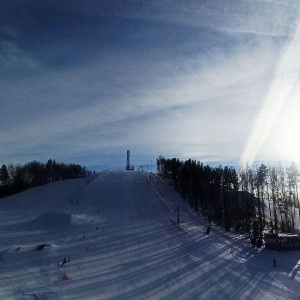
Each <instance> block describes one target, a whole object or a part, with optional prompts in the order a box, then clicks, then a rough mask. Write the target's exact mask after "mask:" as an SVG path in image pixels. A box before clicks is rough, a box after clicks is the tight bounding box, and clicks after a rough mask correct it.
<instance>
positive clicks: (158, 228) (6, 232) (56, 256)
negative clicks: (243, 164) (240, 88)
mask: <svg viewBox="0 0 300 300" xmlns="http://www.w3.org/2000/svg"><path fill="white" fill-rule="evenodd" d="M177 205H179V206H180V221H181V223H180V225H177V224H176V215H174V209H175V208H176V207H177ZM206 227H207V220H206V219H204V218H202V217H201V216H199V215H196V213H195V212H194V211H193V210H191V209H190V208H189V207H188V205H187V204H186V203H185V202H183V201H182V200H181V199H180V197H179V196H178V195H177V193H176V192H175V191H173V190H172V188H171V187H169V186H168V184H167V183H164V182H160V183H159V184H158V183H157V180H156V178H155V177H154V175H152V178H151V183H150V180H149V174H145V173H138V172H130V171H128V172H125V171H124V172H122V171H120V172H116V171H115V172H109V171H106V172H103V173H101V174H100V175H99V176H97V177H90V178H83V179H76V180H68V181H61V182H54V183H51V184H48V185H45V186H41V187H38V188H34V189H30V190H27V191H25V192H23V193H20V194H18V195H15V196H12V197H9V198H6V199H1V200H0V235H1V246H0V299H18V300H19V299H70V300H74V299H128V300H129V299H298V300H299V299H300V274H299V272H298V270H299V264H300V261H299V259H300V255H299V254H300V253H299V252H277V251H270V250H258V249H255V248H253V247H250V246H249V245H247V242H246V241H245V239H244V238H243V237H242V236H236V235H233V234H228V233H225V232H224V231H223V230H221V229H219V228H216V227H214V226H212V231H211V234H210V235H209V236H206V235H205V234H204V233H205V231H206ZM39 245H44V246H45V247H44V248H43V249H42V250H40V251H37V250H36V249H37V246H39ZM68 257H70V259H71V261H70V262H67V263H66V264H64V265H63V266H59V262H61V261H62V260H63V258H68ZM274 258H276V260H277V268H275V267H274V266H273V259H274ZM64 275H65V277H64ZM63 278H64V279H67V278H68V279H67V280H63Z"/></svg>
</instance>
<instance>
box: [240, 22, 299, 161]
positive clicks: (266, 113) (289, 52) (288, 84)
mask: <svg viewBox="0 0 300 300" xmlns="http://www.w3.org/2000/svg"><path fill="white" fill-rule="evenodd" d="M299 70H300V21H299V22H298V24H297V28H296V30H295V33H294V35H293V37H292V39H291V41H290V42H289V44H288V45H287V46H286V49H285V50H284V51H283V54H282V56H281V59H280V62H279V64H278V66H277V72H276V76H275V78H274V80H273V83H272V85H271V87H270V90H269V93H268V95H267V97H266V100H265V102H264V104H263V106H262V108H261V111H260V113H259V115H258V117H257V119H256V122H255V124H254V127H253V130H252V133H251V135H250V137H249V139H248V142H247V145H246V148H245V150H244V153H243V155H242V157H241V161H240V163H241V164H242V165H246V164H249V165H251V164H252V163H253V161H254V159H255V157H256V154H257V153H258V151H259V149H260V147H261V146H262V144H263V142H264V141H265V139H266V137H267V136H268V135H269V133H270V130H271V128H272V126H273V124H274V122H275V121H276V118H277V117H278V115H279V113H280V110H281V108H282V107H283V105H284V103H285V101H286V99H287V96H288V94H289V92H290V91H291V89H292V88H293V86H294V84H295V82H296V80H297V77H298V74H299Z"/></svg>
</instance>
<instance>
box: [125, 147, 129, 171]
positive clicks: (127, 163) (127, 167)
mask: <svg viewBox="0 0 300 300" xmlns="http://www.w3.org/2000/svg"><path fill="white" fill-rule="evenodd" d="M126 170H130V150H127V161H126Z"/></svg>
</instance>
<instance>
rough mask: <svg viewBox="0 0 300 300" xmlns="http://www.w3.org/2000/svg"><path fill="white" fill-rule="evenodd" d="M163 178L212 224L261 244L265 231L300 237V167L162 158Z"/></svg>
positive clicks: (159, 162)
mask: <svg viewBox="0 0 300 300" xmlns="http://www.w3.org/2000/svg"><path fill="white" fill-rule="evenodd" d="M157 174H158V176H160V177H162V178H165V179H168V180H169V184H170V185H173V186H174V189H176V190H177V191H178V192H179V193H180V194H181V196H182V199H183V200H184V201H188V202H189V204H190V206H191V207H192V208H194V209H195V210H196V211H201V213H202V214H203V215H204V216H206V217H207V219H208V222H209V224H210V223H211V222H214V224H216V225H218V226H220V227H223V228H224V229H225V230H227V231H231V230H234V231H235V232H237V233H241V234H246V235H247V236H248V237H249V238H250V239H251V241H252V242H253V243H260V241H261V238H262V235H263V232H272V233H299V230H300V228H299V227H298V226H297V224H299V219H300V211H299V208H300V207H299V197H298V190H297V183H298V177H299V173H298V169H297V166H296V164H295V163H290V164H289V165H287V166H282V165H281V164H278V165H276V166H266V165H265V164H261V165H260V166H259V167H256V168H255V169H253V168H250V167H249V166H244V167H240V169H239V170H238V171H237V170H236V169H235V168H233V167H229V166H225V167H223V166H218V167H210V166H209V165H204V164H203V163H201V162H198V161H195V160H191V159H189V160H186V161H184V162H183V161H180V160H179V159H178V158H172V159H165V158H164V157H163V156H159V157H158V158H157Z"/></svg>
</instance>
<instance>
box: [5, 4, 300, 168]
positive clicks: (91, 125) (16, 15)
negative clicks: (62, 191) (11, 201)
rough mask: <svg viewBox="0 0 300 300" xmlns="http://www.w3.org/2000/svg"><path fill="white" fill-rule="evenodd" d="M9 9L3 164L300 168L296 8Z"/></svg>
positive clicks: (15, 6) (107, 6)
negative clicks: (184, 162)
mask: <svg viewBox="0 0 300 300" xmlns="http://www.w3.org/2000/svg"><path fill="white" fill-rule="evenodd" d="M1 5H2V7H1V11H0V99H1V101H0V109H1V118H0V125H1V131H0V162H1V163H6V164H9V163H25V162H28V161H31V160H34V159H35V160H39V161H47V160H48V159H49V158H52V159H56V160H57V161H59V162H66V163H69V162H74V163H80V164H83V165H86V166H87V167H90V168H93V169H101V168H106V167H110V166H111V167H114V168H115V167H121V168H122V167H123V166H124V165H125V162H126V151H127V149H130V150H131V154H132V163H133V164H135V165H137V166H138V165H139V164H144V165H145V164H149V165H150V163H151V160H152V162H153V164H154V163H155V159H156V158H157V156H158V155H164V156H165V157H173V156H176V157H179V158H181V159H188V158H192V159H196V160H201V161H203V162H205V163H211V164H215V163H221V164H238V163H240V162H241V161H242V160H243V161H245V160H250V161H253V160H255V161H259V160H262V161H266V162H268V161H281V160H292V161H300V154H298V152H299V151H298V150H299V148H300V142H298V141H297V139H299V136H300V123H299V120H298V119H299V117H298V116H299V111H300V106H299V101H298V100H297V99H299V97H298V96H299V94H300V91H299V68H300V66H299V65H298V62H297V61H300V59H299V55H297V53H300V51H299V52H298V51H297V50H298V48H299V50H300V46H299V44H300V43H299V41H300V38H299V28H298V27H299V24H298V23H299V20H300V8H299V5H298V2H297V1H296V0H281V1H275V0H274V1H272V0H253V1H248V0H230V1H229V0H210V1H204V0H203V1H200V0H199V1H198V0H197V1H193V0H191V1H179V0H177V1H171V0H169V1H166V0H161V1H125V0H122V1H111V0H110V1H79V0H72V1H71V0H61V1H56V0H53V1H44V0H39V1H30V0H27V1H14V0H10V1H2V3H1ZM281 91H283V92H281ZM262 116H263V117H262ZM262 120H263V121H262ZM266 120H269V121H266Z"/></svg>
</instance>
